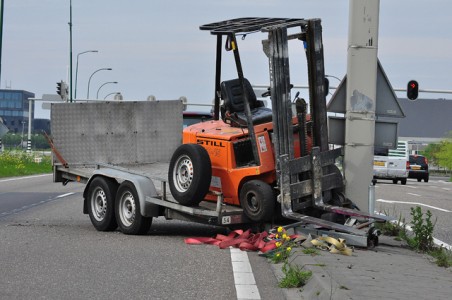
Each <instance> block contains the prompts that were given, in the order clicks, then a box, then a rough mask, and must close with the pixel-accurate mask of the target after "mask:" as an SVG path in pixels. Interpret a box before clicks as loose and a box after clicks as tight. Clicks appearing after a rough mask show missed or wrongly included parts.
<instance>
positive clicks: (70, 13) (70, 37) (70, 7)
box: [69, 0, 72, 102]
mask: <svg viewBox="0 0 452 300" xmlns="http://www.w3.org/2000/svg"><path fill="white" fill-rule="evenodd" d="M69 49H70V51H69V72H70V75H69V83H70V90H71V94H70V97H69V99H70V102H72V0H70V2H69Z"/></svg>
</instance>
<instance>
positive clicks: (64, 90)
mask: <svg viewBox="0 0 452 300" xmlns="http://www.w3.org/2000/svg"><path fill="white" fill-rule="evenodd" d="M68 92H69V87H68V85H67V83H66V82H64V81H63V80H61V81H60V82H57V94H58V95H60V97H61V99H62V100H63V101H67V96H68Z"/></svg>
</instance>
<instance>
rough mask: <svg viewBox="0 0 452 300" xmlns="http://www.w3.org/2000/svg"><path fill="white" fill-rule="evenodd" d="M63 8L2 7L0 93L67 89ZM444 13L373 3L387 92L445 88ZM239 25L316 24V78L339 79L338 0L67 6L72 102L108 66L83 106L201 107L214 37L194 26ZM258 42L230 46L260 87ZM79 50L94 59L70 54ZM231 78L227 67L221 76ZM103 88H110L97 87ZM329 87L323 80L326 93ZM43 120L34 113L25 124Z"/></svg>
mask: <svg viewBox="0 0 452 300" xmlns="http://www.w3.org/2000/svg"><path fill="white" fill-rule="evenodd" d="M69 4H70V0H39V1H38V0H4V6H5V8H4V9H5V10H4V24H3V52H2V70H1V82H0V87H1V88H2V89H4V88H11V89H19V90H27V91H30V92H32V93H34V94H35V97H36V98H41V97H42V95H43V94H55V93H56V82H58V81H60V80H64V81H67V82H69V57H70V54H69V53H70V47H69V25H68V23H69V7H70V5H69ZM451 11H452V2H451V1H450V0H430V1H421V0H411V1H410V0H397V1H394V0H381V1H380V18H379V44H378V58H379V59H380V62H381V63H382V66H383V68H384V70H385V72H386V75H387V77H388V78H389V80H390V82H391V84H392V86H393V87H394V88H406V85H407V83H408V81H409V80H411V79H415V80H417V81H418V82H419V86H420V88H421V89H429V90H452V77H451V76H450V73H451V71H452V30H451V29H452V18H451V17H450V12H451ZM239 17H287V18H321V19H322V26H323V43H324V55H325V73H326V74H328V75H332V76H336V77H339V78H342V77H343V76H344V75H345V74H346V71H347V44H348V22H349V1H348V0H227V1H218V0H192V1H187V0H152V1H151V0H129V1H125V0H72V23H73V27H72V32H73V47H72V48H73V51H72V54H73V82H74V83H73V89H74V91H73V95H74V94H75V90H76V92H77V98H78V99H82V98H85V99H86V98H87V96H88V95H87V90H88V81H89V78H90V76H91V75H92V74H93V72H94V71H96V70H98V69H100V68H112V70H111V71H99V72H97V73H96V74H94V75H93V76H92V79H91V82H90V98H91V99H93V98H96V95H97V92H98V91H99V99H103V98H104V97H105V96H107V95H108V94H110V93H114V92H121V94H122V95H123V97H124V99H125V100H146V99H147V97H148V96H150V95H153V96H155V97H156V98H157V99H158V100H170V99H178V98H179V97H181V96H184V97H186V98H187V99H188V102H189V103H202V104H209V103H211V102H212V99H213V96H214V78H215V47H216V39H215V37H214V36H212V35H210V33H209V32H207V31H201V30H199V26H200V25H203V24H207V23H211V22H216V21H222V20H226V19H232V18H239ZM263 38H265V36H264V35H263V34H254V35H249V36H247V38H246V39H245V40H244V41H242V40H239V45H238V46H239V50H240V51H241V56H242V62H243V65H244V74H245V77H247V78H248V79H249V80H250V82H251V83H253V84H268V82H269V81H268V62H267V60H266V58H265V55H264V54H263V52H262V48H261V46H260V45H261V44H260V40H261V39H263ZM87 50H98V53H85V54H82V55H78V54H79V53H81V52H84V51H87ZM289 51H291V50H289ZM298 54H301V56H303V55H304V54H303V53H297V52H296V50H294V53H291V52H290V55H291V58H290V59H291V64H292V65H291V76H292V77H291V80H292V82H293V84H295V85H306V84H307V76H306V66H305V65H304V60H300V62H298V60H297V58H298V56H297V55H298ZM229 56H230V55H229ZM77 57H78V64H79V67H78V72H77V79H78V80H77V86H75V75H76V74H75V73H76V72H75V71H76V62H77ZM303 59H304V57H303ZM227 62H228V60H226V63H227ZM235 77H237V75H236V73H235V72H234V68H233V64H232V61H231V63H229V64H226V67H225V68H224V70H223V78H224V79H232V78H235ZM111 81H117V82H118V84H106V85H103V84H104V83H106V82H111ZM338 84H339V81H337V80H335V79H333V78H331V79H330V85H331V86H337V85H338ZM102 85H103V86H102ZM101 86H102V87H101ZM398 95H399V96H400V97H404V95H403V94H400V93H399V94H398ZM420 97H430V98H448V99H451V98H452V95H450V94H429V95H423V94H422V93H421V94H420ZM108 99H112V96H109V97H108ZM198 110H199V109H198ZM49 115H50V112H49V111H48V110H43V109H41V108H40V107H39V105H38V107H37V108H36V115H35V117H38V118H48V117H49Z"/></svg>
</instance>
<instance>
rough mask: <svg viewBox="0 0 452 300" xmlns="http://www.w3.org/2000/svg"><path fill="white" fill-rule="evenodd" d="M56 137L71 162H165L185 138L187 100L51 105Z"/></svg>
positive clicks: (52, 124)
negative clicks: (183, 124) (184, 108)
mask: <svg viewBox="0 0 452 300" xmlns="http://www.w3.org/2000/svg"><path fill="white" fill-rule="evenodd" d="M51 120H52V121H51V127H52V137H53V140H54V144H55V146H56V148H57V150H59V151H60V153H61V154H62V156H63V157H64V158H65V159H66V160H67V161H68V163H109V164H134V163H135V164H137V163H153V162H157V161H159V162H166V161H169V160H170V158H171V155H172V153H173V152H174V150H175V149H176V148H177V146H179V145H180V144H181V142H182V103H181V102H180V101H179V100H175V101H152V102H149V101H146V102H145V101H143V102H127V101H123V102H106V103H58V104H52V111H51Z"/></svg>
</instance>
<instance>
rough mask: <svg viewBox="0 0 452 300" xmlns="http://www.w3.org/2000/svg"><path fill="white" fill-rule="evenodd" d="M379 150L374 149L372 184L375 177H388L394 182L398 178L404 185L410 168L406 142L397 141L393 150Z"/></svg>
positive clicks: (375, 180) (374, 181) (375, 179)
mask: <svg viewBox="0 0 452 300" xmlns="http://www.w3.org/2000/svg"><path fill="white" fill-rule="evenodd" d="M380 150H381V149H378V150H377V149H376V151H375V153H374V154H375V155H374V180H373V184H375V183H376V182H377V179H388V180H392V182H393V183H395V184H397V182H398V181H399V180H400V183H401V184H402V185H405V184H406V181H407V178H408V173H409V168H410V162H409V153H408V142H406V141H399V142H398V143H397V149H395V150H386V151H384V150H381V151H380Z"/></svg>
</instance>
